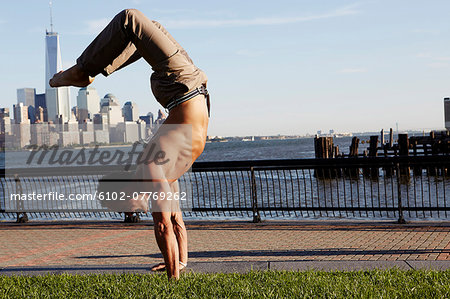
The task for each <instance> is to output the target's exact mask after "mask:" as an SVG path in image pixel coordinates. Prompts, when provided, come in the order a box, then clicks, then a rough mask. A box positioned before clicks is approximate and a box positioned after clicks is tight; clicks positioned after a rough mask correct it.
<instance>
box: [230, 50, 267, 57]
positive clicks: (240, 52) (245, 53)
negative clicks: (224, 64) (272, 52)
mask: <svg viewBox="0 0 450 299" xmlns="http://www.w3.org/2000/svg"><path fill="white" fill-rule="evenodd" d="M263 54H264V51H260V50H256V51H255V50H249V49H240V50H238V51H236V55H238V56H243V57H260V56H262V55H263Z"/></svg>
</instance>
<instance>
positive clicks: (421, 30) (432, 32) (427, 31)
mask: <svg viewBox="0 0 450 299" xmlns="http://www.w3.org/2000/svg"><path fill="white" fill-rule="evenodd" d="M412 33H419V34H429V35H439V33H440V31H439V30H428V29H414V30H412Z"/></svg>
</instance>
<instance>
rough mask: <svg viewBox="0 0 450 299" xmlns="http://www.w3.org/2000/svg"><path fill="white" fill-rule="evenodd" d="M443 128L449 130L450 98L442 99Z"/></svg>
mask: <svg viewBox="0 0 450 299" xmlns="http://www.w3.org/2000/svg"><path fill="white" fill-rule="evenodd" d="M444 118H445V128H446V129H447V130H450V98H445V99H444Z"/></svg>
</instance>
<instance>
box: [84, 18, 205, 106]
mask: <svg viewBox="0 0 450 299" xmlns="http://www.w3.org/2000/svg"><path fill="white" fill-rule="evenodd" d="M141 57H143V58H144V59H145V60H146V61H147V62H148V63H149V64H150V65H151V67H152V69H153V71H154V73H153V74H152V76H151V80H150V81H151V88H152V92H153V94H154V95H155V98H156V99H157V100H158V102H160V103H161V105H163V107H166V105H167V103H168V102H169V101H170V100H172V99H174V98H177V97H180V96H182V95H184V94H186V93H187V92H189V91H191V90H193V89H195V88H197V87H199V86H201V85H204V84H206V81H207V77H206V75H205V73H203V72H202V71H201V70H200V69H199V68H197V67H196V66H195V65H194V64H193V62H192V60H191V58H190V57H189V56H188V54H187V53H186V51H185V50H184V49H183V48H182V47H181V46H180V45H179V44H178V43H177V42H176V41H175V39H174V38H173V37H172V36H171V35H170V34H169V33H168V32H167V30H165V28H164V27H163V26H161V24H159V23H158V22H156V21H151V20H149V19H148V18H147V17H146V16H144V14H143V13H141V12H140V11H138V10H135V9H127V10H123V11H121V12H120V13H119V14H117V15H116V16H115V17H114V18H113V20H112V21H111V22H110V23H109V24H108V25H107V26H106V28H105V29H104V30H103V31H102V32H101V33H100V34H99V35H98V36H97V37H96V38H95V39H94V41H93V42H92V43H91V44H90V45H89V46H88V47H87V48H86V50H85V51H84V52H83V54H81V56H80V57H79V58H78V59H77V64H78V65H79V66H80V67H81V69H82V70H83V71H85V72H86V73H87V74H89V75H90V76H91V77H95V76H96V75H98V74H100V73H102V74H103V75H105V76H108V75H109V74H111V73H113V72H114V71H116V70H118V69H121V68H123V67H125V66H127V65H128V64H130V63H133V62H135V61H136V60H138V59H140V58H141Z"/></svg>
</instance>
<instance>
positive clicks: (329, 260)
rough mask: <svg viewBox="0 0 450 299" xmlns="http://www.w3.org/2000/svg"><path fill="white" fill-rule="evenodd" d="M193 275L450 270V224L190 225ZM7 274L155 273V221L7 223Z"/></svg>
mask: <svg viewBox="0 0 450 299" xmlns="http://www.w3.org/2000/svg"><path fill="white" fill-rule="evenodd" d="M187 227H188V237H189V265H190V266H189V268H191V269H193V270H194V271H195V270H198V271H204V272H217V271H220V272H230V271H246V270H248V269H251V268H253V269H309V268H315V269H326V270H330V269H367V268H387V267H398V268H402V269H410V268H423V267H431V268H436V269H446V268H450V222H439V223H438V222H433V223H431V222H422V223H410V224H406V225H399V224H393V223H389V222H377V223H374V222H348V221H266V222H264V223H260V224H254V223H250V222H235V221H233V222H231V221H229V222H226V221H221V222H214V221H204V222H198V221H197V222H187ZM0 240H1V242H0V274H15V273H19V272H29V273H43V272H55V273H60V272H72V273H86V272H99V271H100V272H105V271H106V272H110V271H113V272H117V271H119V272H123V271H125V272H127V271H131V272H148V269H149V266H150V265H151V264H154V263H157V262H161V261H162V256H161V254H160V253H159V250H158V247H157V245H156V241H155V239H154V236H153V226H152V223H151V222H144V223H139V224H125V223H120V222H106V221H105V222H88V221H84V222H81V221H80V222H75V221H73V222H33V221H30V222H29V223H27V224H16V223H11V222H0Z"/></svg>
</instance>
